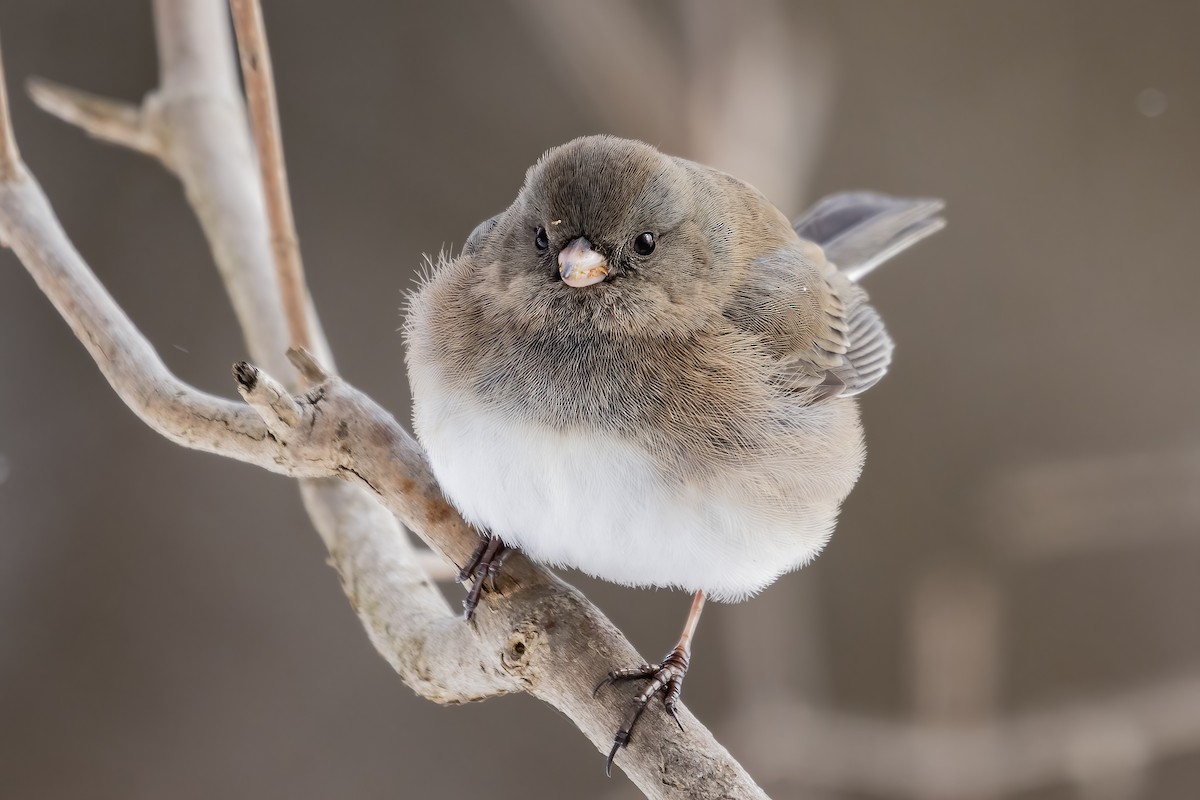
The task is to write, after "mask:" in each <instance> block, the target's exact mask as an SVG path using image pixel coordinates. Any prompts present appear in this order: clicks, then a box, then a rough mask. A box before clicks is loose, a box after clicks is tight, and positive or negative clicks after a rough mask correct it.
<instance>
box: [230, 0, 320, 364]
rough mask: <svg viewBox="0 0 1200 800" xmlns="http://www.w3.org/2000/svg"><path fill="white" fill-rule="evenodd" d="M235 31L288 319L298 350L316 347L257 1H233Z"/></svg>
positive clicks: (231, 3) (289, 328)
mask: <svg viewBox="0 0 1200 800" xmlns="http://www.w3.org/2000/svg"><path fill="white" fill-rule="evenodd" d="M229 5H230V8H231V9H232V11H233V27H234V30H236V31H237V42H238V53H239V55H240V56H241V63H242V76H243V79H244V81H245V84H246V100H247V104H248V106H249V108H250V127H251V129H252V130H253V132H254V143H255V145H256V146H257V148H258V165H259V169H260V170H261V173H262V184H263V189H264V192H265V196H266V201H267V219H268V221H269V223H270V229H271V248H272V250H273V251H274V253H275V269H276V271H277V273H278V275H279V288H280V293H281V295H282V298H283V309H284V314H285V316H286V317H287V323H288V332H289V334H290V337H291V342H292V346H293V347H304V348H311V346H312V337H311V336H310V335H309V330H308V313H307V312H308V289H307V287H306V286H305V283H304V268H303V266H302V265H301V262H300V244H299V241H298V240H297V237H296V221H295V219H294V218H293V216H292V201H291V197H290V195H289V194H288V184H287V167H286V165H285V164H284V161H283V137H282V135H281V134H280V132H279V109H278V108H277V107H276V102H275V77H274V74H273V72H272V70H271V52H270V50H268V49H267V34H266V31H264V30H263V19H262V8H261V7H260V6H259V4H258V0H230V3H229Z"/></svg>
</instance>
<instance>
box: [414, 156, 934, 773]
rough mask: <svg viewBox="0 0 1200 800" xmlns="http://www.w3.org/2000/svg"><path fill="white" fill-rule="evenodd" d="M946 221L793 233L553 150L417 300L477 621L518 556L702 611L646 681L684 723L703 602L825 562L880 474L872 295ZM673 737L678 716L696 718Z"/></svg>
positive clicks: (691, 183)
mask: <svg viewBox="0 0 1200 800" xmlns="http://www.w3.org/2000/svg"><path fill="white" fill-rule="evenodd" d="M941 208H942V203H941V202H940V201H938V200H908V199H897V198H891V197H886V196H884V195H879V194H870V193H861V194H841V195H836V196H833V197H830V198H827V199H825V200H823V201H821V202H820V203H818V204H817V206H816V207H815V208H814V209H812V210H811V211H810V212H809V213H808V214H807V215H805V216H804V217H803V218H801V219H800V220H799V221H798V222H797V223H795V225H794V226H793V225H792V224H791V223H789V222H788V220H787V218H786V217H785V216H784V215H783V214H782V213H780V212H779V211H778V210H777V209H776V208H775V207H774V206H772V205H771V204H770V202H768V201H767V199H766V198H765V197H763V196H762V195H761V194H759V193H758V192H757V191H756V190H755V189H754V188H753V187H751V186H748V185H747V184H745V183H743V182H741V181H739V180H737V179H736V178H733V177H731V176H729V175H726V174H724V173H722V172H718V171H717V170H715V169H710V168H709V167H705V166H702V165H700V164H696V163H693V162H691V161H686V160H684V159H681V158H674V157H671V156H667V155H664V154H662V153H660V152H659V151H658V150H656V149H654V148H653V147H651V146H649V145H646V144H643V143H641V142H635V141H629V140H625V139H617V138H613V137H609V136H589V137H585V138H581V139H576V140H574V141H572V142H568V143H567V144H565V145H562V146H561V147H556V148H554V149H553V150H550V151H549V152H547V153H546V154H545V155H544V156H543V157H542V158H541V159H540V160H539V161H538V162H537V163H536V164H535V165H534V166H533V167H532V168H531V169H530V170H529V171H528V173H527V174H526V177H525V185H524V186H523V187H522V188H521V191H520V193H519V194H518V195H517V199H516V200H515V201H514V202H513V204H512V205H511V206H509V208H508V209H507V210H505V211H504V212H502V213H501V214H499V215H497V216H495V217H493V218H492V219H490V220H488V221H486V222H484V223H483V224H481V225H480V226H479V227H478V228H476V229H475V231H474V232H473V233H472V234H471V236H470V238H469V239H468V240H467V243H466V245H465V246H464V248H463V251H462V253H461V254H460V255H459V256H458V257H457V258H455V259H452V260H448V261H443V263H441V264H439V265H438V266H437V268H436V269H435V271H434V272H433V274H432V275H431V276H430V277H429V278H428V280H426V281H425V282H424V283H423V285H421V286H420V288H419V289H418V290H417V291H416V292H415V294H414V295H413V297H412V298H411V304H410V307H409V313H408V321H407V326H406V332H407V343H408V369H409V376H410V379H411V382H412V394H413V408H414V411H413V418H414V425H415V428H416V432H417V435H418V437H419V438H420V440H421V443H422V444H423V445H424V447H425V449H426V451H427V452H428V454H429V460H430V463H431V465H432V467H433V471H434V473H435V475H436V476H437V479H438V481H439V482H440V483H441V486H442V489H443V490H444V491H445V493H446V495H447V496H448V497H449V499H450V500H451V501H452V502H453V503H454V504H455V505H456V506H457V507H458V509H459V511H461V512H462V514H463V516H464V517H465V518H466V519H467V520H468V521H469V522H471V523H472V524H473V525H475V526H477V527H478V528H479V530H480V531H482V532H483V535H484V539H483V541H482V543H481V545H480V548H479V550H478V551H477V552H476V554H475V556H474V557H473V558H472V560H471V562H470V563H469V564H468V565H467V566H466V568H465V569H464V570H463V573H462V575H461V578H462V579H463V580H464V581H467V580H469V581H472V582H473V585H472V586H471V589H470V592H469V594H468V597H467V601H466V603H465V605H466V607H467V615H468V617H469V616H470V614H471V612H472V611H473V609H474V608H475V605H476V603H477V602H478V601H479V597H480V592H481V590H482V588H483V586H484V584H485V582H487V580H486V579H488V578H492V579H494V578H495V576H496V573H497V570H498V569H499V564H500V560H501V558H502V556H503V554H504V551H505V550H506V549H507V548H510V547H511V548H519V549H521V550H522V551H523V552H524V553H525V554H526V555H527V556H528V557H529V558H531V559H533V560H534V561H537V562H540V563H543V564H547V565H552V566H561V567H574V568H577V569H580V570H582V571H583V572H586V573H588V574H589V575H594V576H596V577H598V578H603V579H605V580H609V581H613V582H615V583H621V584H626V585H629V586H662V587H671V588H679V589H685V590H687V591H689V592H694V593H695V599H694V601H693V603H692V610H691V613H690V614H689V616H688V621H687V625H686V626H685V628H684V633H683V636H682V637H681V638H680V641H679V643H678V644H677V645H676V647H675V648H674V649H673V650H672V651H671V652H670V653H669V654H668V655H667V657H666V658H665V659H664V661H663V662H662V663H661V664H652V665H650V664H647V665H642V666H640V667H636V668H633V669H624V670H615V671H613V672H610V673H609V674H608V677H607V678H605V679H604V681H602V682H601V683H600V685H599V686H597V687H596V688H597V691H599V689H600V688H601V687H602V686H604V685H605V684H607V683H610V682H612V681H618V680H625V679H634V678H645V679H648V681H649V683H648V684H647V686H646V687H645V690H644V691H643V692H642V693H641V694H640V695H638V697H637V698H636V699H635V701H634V703H633V706H632V708H631V710H630V712H629V714H628V715H627V717H626V719H625V723H624V724H623V725H622V726H621V728H620V729H619V730H618V731H617V734H616V736H615V737H614V742H613V748H612V752H611V753H610V754H609V759H608V766H609V767H611V764H612V759H613V758H614V756H615V755H616V753H617V751H618V750H619V749H620V748H621V747H623V746H624V745H626V744H627V743H628V742H629V738H630V732H631V731H632V729H633V726H634V724H635V723H636V722H637V719H638V717H639V716H640V714H641V713H642V711H643V710H644V709H645V708H646V705H647V704H648V703H649V701H650V699H651V698H652V697H654V696H655V695H657V694H659V693H662V694H663V695H664V703H665V706H666V709H667V711H668V712H670V713H671V714H672V716H674V715H675V705H676V701H677V700H678V698H679V694H680V690H681V687H682V682H683V676H684V674H685V673H686V671H687V667H688V663H689V660H690V655H691V639H692V635H693V632H694V630H695V627H696V623H697V621H698V619H699V616H700V612H701V609H702V608H703V604H704V599H705V597H706V596H707V597H711V598H713V599H714V600H719V601H726V602H736V601H740V600H744V599H746V598H748V597H750V596H751V595H753V594H755V593H756V592H759V591H760V590H762V589H763V588H765V587H766V586H768V585H770V584H771V583H772V582H774V581H775V579H777V578H778V577H779V576H780V575H782V574H784V573H786V572H790V571H791V570H794V569H798V568H799V567H802V566H804V565H805V564H806V563H808V562H809V561H810V560H812V558H813V557H814V556H816V555H817V553H818V552H819V551H820V550H821V548H822V547H823V546H824V544H825V542H826V541H827V540H828V539H829V536H830V534H831V533H832V531H833V527H834V523H835V521H836V519H837V514H838V509H839V507H840V505H841V502H842V500H843V499H844V498H845V497H846V495H847V494H848V493H849V492H850V489H851V488H852V487H853V486H854V483H855V481H856V480H857V479H858V475H859V472H860V470H861V469H862V464H863V457H864V449H863V437H862V428H861V426H860V425H859V418H858V408H857V405H856V403H855V400H854V398H855V397H856V396H857V395H858V394H860V393H862V392H863V391H865V390H866V389H869V388H870V387H871V386H873V385H875V383H876V382H877V381H878V380H879V379H880V378H882V377H883V374H884V372H886V371H887V368H888V365H889V363H890V362H891V355H892V340H891V338H890V337H889V336H888V334H887V331H886V330H885V329H884V326H883V321H882V320H881V319H880V318H879V315H878V314H877V313H876V311H875V309H874V308H872V307H871V306H870V305H868V304H867V295H866V293H865V292H864V291H863V290H862V289H861V288H860V287H859V285H858V280H859V279H860V278H862V276H864V275H866V274H867V273H868V272H870V271H871V270H873V269H874V268H875V267H877V266H878V265H879V264H881V263H883V262H884V261H886V260H887V259H888V258H891V257H892V256H894V255H896V254H897V253H899V252H901V251H902V250H904V249H906V248H907V247H909V246H910V245H912V244H914V243H915V242H917V241H918V240H920V239H922V238H924V237H925V236H928V235H929V234H931V233H933V232H935V231H937V230H938V229H939V228H941V227H942V225H943V221H942V220H941V219H940V218H939V217H938V216H937V215H938V213H939V212H940V210H941ZM676 721H678V719H676Z"/></svg>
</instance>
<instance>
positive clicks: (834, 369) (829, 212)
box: [727, 193, 944, 401]
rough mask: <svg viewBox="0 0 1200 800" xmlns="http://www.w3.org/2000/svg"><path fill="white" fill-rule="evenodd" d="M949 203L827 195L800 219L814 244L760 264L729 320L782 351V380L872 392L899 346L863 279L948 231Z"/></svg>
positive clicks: (821, 392)
mask: <svg viewBox="0 0 1200 800" xmlns="http://www.w3.org/2000/svg"><path fill="white" fill-rule="evenodd" d="M941 208H942V203H941V201H939V200H908V199H902V198H893V197H887V196H886V195H880V194H870V193H853V194H842V195H835V196H833V197H829V198H826V199H825V200H822V201H821V202H820V203H818V204H817V205H816V206H815V207H814V208H813V209H812V210H811V211H810V212H809V213H808V214H806V215H805V216H804V217H802V218H801V219H800V220H799V221H798V222H796V223H795V228H796V231H797V233H798V234H800V236H801V237H802V238H803V239H806V240H807V241H806V242H799V243H797V244H796V245H795V246H789V247H786V248H783V249H781V250H780V251H778V252H776V253H773V254H772V255H770V256H768V257H766V258H762V259H759V260H758V261H756V262H755V264H754V266H753V268H752V270H751V277H750V278H749V280H748V282H747V284H746V285H745V286H743V287H741V288H740V289H739V290H738V291H737V292H736V293H735V300H734V302H733V303H732V304H731V305H730V307H729V309H728V311H727V314H728V316H729V318H730V319H731V320H732V321H733V322H734V324H735V325H736V326H737V327H739V328H741V329H742V330H746V331H749V332H752V333H755V334H757V335H758V336H759V337H760V338H761V340H762V341H763V342H764V344H765V345H766V346H767V348H768V349H769V350H771V351H772V352H774V353H775V355H776V356H777V358H778V362H777V368H776V375H775V377H776V380H777V381H778V382H779V383H780V384H781V385H783V386H785V387H787V388H788V389H791V390H793V391H797V392H804V393H806V394H808V395H810V396H811V397H812V398H813V400H814V401H819V400H822V399H827V398H830V397H837V396H844V397H852V396H854V395H857V394H860V393H862V392H864V391H866V390H867V389H869V388H871V387H872V386H874V385H875V384H876V383H878V382H879V380H880V379H881V378H882V377H883V376H884V374H885V373H886V372H887V369H888V366H889V365H890V364H891V361H892V350H893V349H894V344H893V342H892V338H891V336H889V335H888V332H887V329H886V328H885V327H884V325H883V320H882V319H881V318H880V316H879V314H878V312H876V311H875V309H874V308H872V307H871V305H870V304H869V303H868V302H867V293H866V291H864V290H863V288H862V287H861V286H859V285H858V283H857V282H856V281H857V279H858V278H860V277H862V276H863V275H866V274H867V273H868V272H870V271H871V270H873V269H874V268H875V267H877V266H879V265H880V264H882V263H883V262H884V261H886V260H887V259H889V258H891V257H892V256H894V255H896V254H897V253H899V252H901V251H902V250H904V249H906V248H908V247H910V246H911V245H913V244H915V243H916V242H917V241H919V240H920V239H923V238H925V237H926V236H928V235H929V234H931V233H934V232H935V231H937V230H939V229H940V228H941V227H942V226H943V225H944V222H943V220H942V219H941V218H939V217H937V216H936V214H937V213H938V211H940V210H941ZM809 242H811V243H812V244H809ZM813 244H815V245H818V246H817V247H813ZM835 256H836V259H841V261H838V260H836V259H835Z"/></svg>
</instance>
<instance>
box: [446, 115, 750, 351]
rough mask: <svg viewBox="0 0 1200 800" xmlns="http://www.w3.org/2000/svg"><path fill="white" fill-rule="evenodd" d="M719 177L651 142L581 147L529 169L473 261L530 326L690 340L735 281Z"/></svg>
mask: <svg viewBox="0 0 1200 800" xmlns="http://www.w3.org/2000/svg"><path fill="white" fill-rule="evenodd" d="M701 170H704V171H703V172H702V171H701ZM712 176H720V178H725V177H726V176H721V175H720V173H715V172H712V171H710V170H705V169H704V168H700V167H698V165H695V164H692V163H691V162H687V161H683V160H681V159H677V158H672V157H670V156H666V155H664V154H662V153H660V152H659V151H658V150H656V149H654V148H653V147H651V146H649V145H646V144H643V143H641V142H635V141H630V140H627V139H617V138H614V137H611V136H588V137H584V138H581V139H575V140H574V141H571V142H568V143H567V144H564V145H562V146H561V147H556V148H554V149H553V150H550V151H549V152H547V153H546V154H545V155H544V156H543V157H542V158H541V159H540V160H539V161H538V162H537V163H536V164H535V165H534V166H533V167H531V168H530V170H529V172H528V173H527V175H526V177H525V184H524V186H523V187H522V189H521V192H520V194H519V195H518V196H517V199H516V201H515V202H514V203H513V204H512V206H510V207H509V208H508V209H507V210H506V211H505V212H503V213H502V214H501V215H499V216H498V217H497V218H495V219H494V220H489V222H488V223H485V224H484V226H481V227H480V229H478V230H477V231H476V233H475V234H473V235H472V237H471V240H469V243H468V246H467V248H466V251H465V253H464V255H465V257H467V258H472V259H474V260H475V264H476V268H477V269H478V270H479V272H480V277H481V279H482V280H486V281H489V282H493V283H494V285H490V286H486V287H484V288H486V289H487V290H488V291H489V292H490V294H491V299H492V300H493V302H495V303H497V304H498V307H497V311H498V312H499V313H504V314H506V315H509V317H510V319H512V320H513V321H515V322H518V323H520V324H523V325H526V326H531V327H543V326H552V327H560V326H564V325H578V326H590V327H591V329H595V330H601V331H604V332H610V333H616V332H621V333H634V334H642V335H671V334H686V333H687V332H689V331H691V330H694V329H696V328H697V327H699V326H701V325H703V324H704V322H705V321H706V320H708V319H710V318H711V315H712V314H715V313H720V308H721V302H720V301H721V298H722V296H723V295H725V294H726V293H727V292H728V291H729V287H730V285H731V280H732V278H731V276H730V275H729V274H728V271H729V265H730V264H731V259H730V258H729V257H728V255H729V249H730V247H731V245H732V244H733V242H732V238H733V235H732V229H731V221H730V219H729V218H728V216H727V215H726V214H724V213H721V209H722V208H723V207H724V206H725V199H726V198H724V197H723V196H722V195H721V190H722V186H721V185H719V184H718V185H709V184H708V181H712V180H718V181H719V179H714V178H713V177H712ZM728 180H729V181H733V179H732V178H729V179H728ZM739 185H741V184H739Z"/></svg>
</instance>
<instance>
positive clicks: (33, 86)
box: [27, 78, 160, 156]
mask: <svg viewBox="0 0 1200 800" xmlns="http://www.w3.org/2000/svg"><path fill="white" fill-rule="evenodd" d="M27 85H28V88H29V96H30V97H32V98H33V102H35V103H37V104H38V106H39V107H40V108H41V109H42V110H43V111H45V112H47V113H49V114H53V115H54V116H56V117H58V118H59V119H61V120H63V121H64V122H69V123H71V124H72V125H75V126H77V127H79V128H80V129H82V130H84V131H86V132H87V133H88V135H90V136H94V137H95V138H97V139H99V140H100V141H103V142H109V143H111V144H119V145H121V146H123V147H128V148H129V149H130V150H136V151H138V152H139V153H145V154H146V155H152V156H157V155H158V152H159V150H160V147H159V143H158V139H156V138H155V137H154V135H153V133H152V131H151V129H150V127H149V126H148V125H146V122H145V118H144V115H143V113H142V109H141V108H139V107H138V106H135V105H132V104H131V103H125V102H122V101H120V100H111V99H109V98H107V97H101V96H100V95H97V94H92V93H91V92H83V91H80V90H79V89H72V88H70V87H68V86H63V85H61V84H58V83H55V82H54V81H48V80H46V79H45V78H31V79H30V80H29V82H28V84H27Z"/></svg>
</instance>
